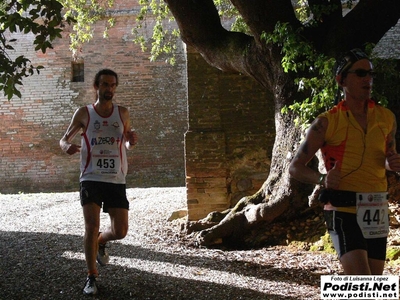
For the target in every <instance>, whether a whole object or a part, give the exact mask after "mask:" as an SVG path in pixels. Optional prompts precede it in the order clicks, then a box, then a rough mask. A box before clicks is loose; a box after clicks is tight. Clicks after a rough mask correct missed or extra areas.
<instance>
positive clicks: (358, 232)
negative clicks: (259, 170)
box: [289, 49, 400, 275]
mask: <svg viewBox="0 0 400 300" xmlns="http://www.w3.org/2000/svg"><path fill="white" fill-rule="evenodd" d="M374 76H375V73H374V71H373V66H372V63H371V61H370V60H369V58H368V56H367V55H366V54H365V53H364V52H363V51H361V50H360V49H353V50H351V51H349V52H348V53H347V54H346V55H344V57H343V58H342V59H341V60H339V62H338V65H337V69H336V81H337V83H338V84H339V86H340V87H341V88H342V89H343V93H344V99H343V100H342V101H340V102H339V103H338V104H337V105H335V106H334V107H333V108H332V109H330V110H329V111H327V112H324V113H322V114H321V115H319V116H318V117H317V118H316V120H315V121H314V122H313V123H312V125H311V127H310V129H309V130H308V132H307V135H306V138H305V140H304V141H303V143H302V144H301V146H300V148H299V151H298V153H297V154H296V155H295V157H294V158H293V160H292V162H291V164H290V168H289V172H290V174H291V176H292V177H293V178H295V179H297V180H299V181H302V182H305V183H311V184H321V185H323V186H324V187H325V189H324V190H323V192H322V193H321V195H320V200H321V201H322V202H323V203H324V215H325V221H326V224H327V228H328V230H329V233H330V235H331V238H332V241H333V243H334V246H335V249H336V251H337V253H338V256H339V258H340V262H341V264H342V266H343V269H344V273H345V274H358V275H370V274H376V275H379V274H382V272H383V268H384V263H385V258H386V244H387V234H388V230H389V219H388V204H387V179H386V170H392V171H400V155H399V154H397V152H396V143H395V134H396V129H397V125H396V119H395V116H394V114H393V113H392V112H391V111H390V110H388V109H386V108H384V107H382V106H380V105H378V104H376V103H375V102H374V101H373V100H372V99H371V90H372V84H373V77H374ZM318 150H321V153H322V156H323V158H324V162H325V168H326V174H320V173H319V172H316V171H315V170H313V169H311V168H309V167H308V166H307V164H308V162H309V161H310V160H311V159H312V158H313V156H314V155H315V153H316V152H317V151H318Z"/></svg>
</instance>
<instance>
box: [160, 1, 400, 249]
mask: <svg viewBox="0 0 400 300" xmlns="http://www.w3.org/2000/svg"><path fill="white" fill-rule="evenodd" d="M165 2H166V3H167V5H168V7H169V8H170V10H171V12H172V14H173V15H174V17H175V19H176V21H177V23H178V26H179V29H180V32H181V37H182V40H183V41H184V42H185V43H187V44H189V45H191V46H192V47H193V48H195V49H196V50H197V51H198V52H199V53H200V54H201V55H202V56H203V57H204V58H205V60H206V61H207V62H208V63H209V64H210V65H212V66H214V67H216V68H219V69H221V70H223V71H227V72H229V71H235V72H240V73H242V74H247V75H248V76H250V77H252V78H253V79H255V80H256V81H258V82H259V83H260V84H261V85H262V86H263V87H264V88H265V89H267V90H268V91H269V92H271V93H272V94H273V95H274V103H271V105H274V107H275V124H276V139H275V144H274V147H273V155H272V161H271V169H270V173H269V176H268V179H267V180H266V182H265V183H264V185H263V186H262V188H261V189H260V190H259V191H258V192H257V193H256V194H255V195H253V196H250V197H245V198H243V199H241V200H240V201H239V203H238V204H237V205H236V206H235V207H234V208H232V209H231V210H229V212H228V213H227V214H223V213H212V214H210V216H209V217H208V218H206V220H201V221H200V222H197V223H196V224H191V225H190V227H189V230H190V231H200V233H199V234H198V236H197V237H198V242H199V243H200V244H201V245H206V246H208V245H212V244H214V243H218V242H221V241H228V240H229V241H230V242H234V243H235V244H239V243H241V242H242V241H243V240H244V236H245V235H246V233H248V232H249V231H250V230H251V229H253V228H255V227H257V226H259V225H260V224H268V223H270V222H272V221H274V220H276V219H277V218H286V219H287V218H291V217H293V216H294V215H295V214H296V213H298V212H299V211H301V210H303V209H305V208H306V207H307V206H308V196H309V195H310V194H311V193H312V191H313V188H314V187H313V186H310V185H304V184H300V183H299V182H294V181H291V180H290V178H289V175H288V165H289V163H290V160H291V157H292V155H293V154H294V152H295V151H296V146H297V145H298V141H299V139H300V137H301V132H300V128H296V127H295V126H294V125H293V118H294V116H293V115H292V114H290V113H289V114H285V115H283V114H282V113H281V108H282V107H284V106H286V105H290V104H292V103H293V102H294V100H295V99H298V100H301V99H302V95H299V94H298V92H297V86H295V85H294V83H293V82H294V80H293V78H292V75H293V74H288V73H285V72H284V70H283V68H282V65H281V60H282V52H281V51H282V49H281V48H280V47H281V45H271V44H266V43H265V41H263V40H262V39H261V36H262V34H263V33H264V32H266V33H271V32H272V31H273V30H274V27H275V25H276V23H277V22H281V23H283V22H287V23H289V24H291V26H292V27H293V28H294V29H296V28H297V29H298V28H300V27H302V26H303V25H302V24H301V23H300V22H299V21H298V20H297V19H296V17H295V14H294V10H293V7H292V3H291V0H280V1H275V0H254V1H248V0H232V1H231V2H232V3H233V4H234V5H235V6H236V8H237V9H238V11H239V13H240V14H241V16H242V17H243V19H244V21H245V22H246V24H247V25H248V27H249V30H250V32H251V35H246V34H242V33H237V32H230V31H228V30H226V29H224V28H223V27H222V26H221V21H220V18H219V15H218V12H217V10H216V8H215V6H214V2H213V1H212V0H202V1H193V0H165ZM309 3H310V4H315V5H316V7H317V6H323V5H334V6H333V7H334V8H333V9H332V7H331V8H330V11H331V12H332V13H331V14H330V15H321V16H320V18H319V21H320V22H319V23H318V26H315V27H304V28H303V31H302V37H303V38H304V39H307V40H308V42H309V43H311V44H313V45H314V46H315V48H316V50H317V51H319V52H321V53H324V54H327V55H330V56H332V57H334V56H336V54H338V53H340V52H342V51H343V50H348V49H350V48H354V47H361V46H362V45H363V44H365V43H366V42H372V43H376V42H378V41H379V39H380V38H381V37H382V36H383V35H384V34H385V33H386V32H387V31H388V30H389V29H390V27H392V26H394V25H395V24H396V22H397V20H398V19H399V17H400V11H399V9H398V0H384V1H371V0H360V3H359V5H357V6H356V8H354V9H353V10H352V12H351V13H350V14H348V15H347V16H346V17H343V16H342V13H341V11H342V8H341V5H342V4H341V1H340V0H333V1H320V0H310V1H309ZM349 28H351V29H352V30H348V29H349ZM315 168H317V164H315ZM207 227H209V228H207ZM205 228H206V229H205Z"/></svg>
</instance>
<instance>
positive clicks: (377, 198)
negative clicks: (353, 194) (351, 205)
mask: <svg viewBox="0 0 400 300" xmlns="http://www.w3.org/2000/svg"><path fill="white" fill-rule="evenodd" d="M357 223H358V225H359V226H360V229H361V231H362V233H363V235H364V238H366V239H374V238H382V237H387V235H388V233H389V209H388V194H387V193H357Z"/></svg>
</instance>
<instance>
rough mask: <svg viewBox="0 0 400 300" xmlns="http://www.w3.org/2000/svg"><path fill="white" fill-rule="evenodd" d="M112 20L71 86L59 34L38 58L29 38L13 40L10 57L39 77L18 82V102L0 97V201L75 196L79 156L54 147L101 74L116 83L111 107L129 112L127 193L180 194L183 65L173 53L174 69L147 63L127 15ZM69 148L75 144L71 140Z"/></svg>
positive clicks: (98, 29) (98, 32) (89, 47)
mask: <svg viewBox="0 0 400 300" xmlns="http://www.w3.org/2000/svg"><path fill="white" fill-rule="evenodd" d="M125 4H126V2H125ZM121 9H125V13H121V14H120V15H119V16H118V15H117V18H116V20H117V22H116V26H115V27H114V28H112V29H111V30H110V31H109V39H108V40H104V39H103V38H102V34H103V32H102V28H103V26H104V24H103V22H99V23H98V24H97V25H96V26H95V31H94V39H93V41H92V42H90V43H88V44H86V45H84V48H83V52H82V53H81V58H83V60H84V67H85V74H84V75H85V82H71V80H70V79H71V52H70V51H69V46H68V43H69V40H68V36H67V34H66V33H64V36H65V37H64V38H63V39H61V40H57V41H56V43H55V44H54V49H53V50H49V51H47V53H46V54H42V53H41V52H40V53H38V52H34V51H33V47H32V38H33V37H32V36H31V35H19V36H17V38H18V43H17V47H18V48H17V50H18V51H17V53H18V55H20V54H25V55H26V56H27V57H29V58H30V59H31V61H32V62H33V63H34V64H36V65H37V64H41V65H43V66H45V69H44V70H42V71H41V73H40V75H34V76H32V77H29V78H26V79H25V80H24V82H23V84H24V85H23V87H22V88H21V92H22V98H21V99H19V98H17V97H16V98H13V99H12V100H11V101H7V99H6V98H5V97H4V96H3V95H1V96H0V117H1V120H2V125H3V126H2V127H1V128H0V143H1V148H0V157H1V162H0V166H1V170H2V172H1V173H0V180H1V182H2V185H1V188H0V192H1V193H16V192H52V191H74V190H77V189H78V178H79V155H77V154H76V155H74V156H69V155H67V154H65V153H63V152H62V151H61V149H60V148H59V145H58V142H59V139H60V138H61V136H62V135H63V134H64V132H65V130H66V128H67V127H68V124H69V122H70V120H71V117H72V115H73V113H74V111H75V110H76V109H77V108H78V107H80V106H82V105H85V104H89V103H93V102H94V100H95V98H94V97H95V94H94V91H93V85H92V80H93V77H94V75H95V73H96V72H97V71H98V70H99V69H101V68H112V69H114V70H115V71H116V72H117V73H118V74H119V76H120V85H119V87H118V89H117V93H116V98H115V101H116V103H118V104H121V105H125V106H127V107H128V108H129V109H130V112H131V124H132V127H134V128H135V129H136V131H137V133H138V136H139V144H138V145H137V147H136V149H135V150H133V151H129V152H128V160H129V174H128V176H127V186H128V187H150V186H159V187H163V186H183V185H184V184H185V180H184V178H185V171H184V133H185V132H186V130H187V84H186V58H185V55H184V49H183V47H182V46H180V49H179V53H177V64H176V66H170V65H168V64H166V63H163V62H150V61H149V59H148V57H149V53H143V52H142V51H141V49H140V47H138V46H137V45H135V44H133V42H132V39H133V37H132V36H131V34H130V32H131V28H132V27H133V25H134V22H135V17H134V16H133V15H130V14H129V11H130V10H131V9H133V8H132V7H131V8H127V7H122V8H121ZM77 141H79V139H78V138H77Z"/></svg>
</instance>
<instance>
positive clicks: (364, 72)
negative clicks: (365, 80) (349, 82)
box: [347, 69, 376, 78]
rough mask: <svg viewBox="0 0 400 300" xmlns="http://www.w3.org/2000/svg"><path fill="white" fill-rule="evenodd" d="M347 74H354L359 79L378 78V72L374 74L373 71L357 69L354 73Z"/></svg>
mask: <svg viewBox="0 0 400 300" xmlns="http://www.w3.org/2000/svg"><path fill="white" fill-rule="evenodd" d="M347 73H354V74H356V75H357V76H358V77H365V76H367V75H369V76H371V77H372V78H375V77H376V72H374V71H372V70H364V69H357V70H354V71H347Z"/></svg>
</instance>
